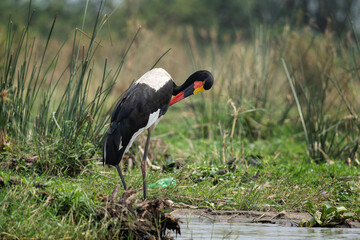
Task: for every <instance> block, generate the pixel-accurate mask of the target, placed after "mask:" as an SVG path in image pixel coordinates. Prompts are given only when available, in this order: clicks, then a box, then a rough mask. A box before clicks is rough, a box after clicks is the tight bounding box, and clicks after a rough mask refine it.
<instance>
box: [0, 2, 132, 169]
mask: <svg viewBox="0 0 360 240" xmlns="http://www.w3.org/2000/svg"><path fill="white" fill-rule="evenodd" d="M29 9H30V7H29ZM103 11H104V5H103V4H102V3H101V4H100V5H99V10H98V12H97V16H96V18H95V21H94V26H93V31H92V34H91V35H90V40H89V41H88V39H86V41H84V40H85V38H87V37H88V35H83V32H84V27H85V26H84V22H85V18H86V14H87V8H85V10H84V21H83V25H82V27H81V30H77V29H76V30H75V33H74V40H73V49H72V53H71V56H72V57H71V59H70V62H69V63H68V66H67V67H66V69H64V70H63V72H62V73H61V74H60V76H59V77H58V78H57V79H54V76H55V74H54V72H55V71H57V68H56V67H57V64H58V62H59V55H60V52H61V49H62V48H61V47H60V49H59V50H58V51H57V53H56V54H55V56H54V57H52V59H51V60H50V61H49V62H50V63H49V64H48V65H47V66H46V64H45V62H46V61H45V59H48V58H49V57H48V56H46V54H47V49H48V48H49V44H50V40H51V35H52V32H53V29H54V27H55V22H56V18H55V19H54V21H53V23H52V26H51V28H50V31H49V35H48V38H47V41H46V44H45V47H44V50H43V54H42V55H41V59H40V63H38V59H36V56H35V54H34V53H33V51H34V46H35V40H34V41H33V42H30V43H29V41H30V40H29V39H30V37H29V31H30V28H29V26H30V24H31V16H32V15H30V17H29V19H28V22H27V26H26V27H25V29H24V30H23V32H22V33H21V34H20V37H19V38H17V37H16V34H17V32H15V31H14V30H13V27H12V22H11V20H10V21H9V25H8V30H7V35H6V37H5V44H4V45H2V46H4V47H5V49H4V52H5V57H4V58H2V59H3V61H1V62H0V66H1V69H4V74H3V75H1V78H2V79H1V86H0V89H1V91H2V92H3V93H4V94H2V95H4V96H3V97H2V98H1V101H0V104H1V107H2V109H3V111H1V116H0V133H1V134H0V137H1V138H0V140H1V142H0V143H1V144H0V145H1V146H4V143H5V141H6V139H7V136H9V137H10V138H11V139H12V140H13V141H14V140H16V141H17V142H18V143H25V142H27V143H30V144H31V145H33V146H34V147H35V148H36V152H37V155H38V156H39V161H38V165H37V166H38V167H39V169H38V171H39V172H49V173H66V174H68V175H76V174H79V173H80V172H81V171H82V170H83V169H85V168H86V166H88V165H89V164H91V163H92V162H91V160H90V159H91V157H92V156H93V155H94V154H95V152H96V149H97V147H98V145H99V143H101V137H102V134H103V131H104V126H105V124H106V122H107V120H108V118H107V116H106V114H104V113H105V110H104V104H105V101H106V99H107V97H108V96H109V94H110V92H111V90H112V87H113V86H114V84H115V81H116V79H117V77H118V75H119V73H120V71H121V69H122V66H123V63H124V59H125V57H126V55H127V52H128V51H129V49H130V47H131V45H132V43H133V42H134V39H135V37H136V35H135V37H134V38H133V40H132V42H131V43H130V45H129V47H128V48H127V49H126V51H124V55H123V57H122V59H121V60H120V62H119V65H118V66H117V68H116V70H115V71H111V70H109V69H108V67H107V65H108V64H107V60H106V59H105V61H104V67H103V74H102V78H101V80H100V81H98V82H99V83H98V86H97V87H94V83H93V72H94V54H95V53H96V51H97V49H98V48H99V46H100V43H99V42H98V41H97V40H96V39H97V37H98V34H99V32H100V31H101V29H102V27H103V26H104V25H105V24H107V21H108V15H106V14H103ZM102 16H103V17H102ZM84 42H85V44H86V45H84ZM82 45H84V46H83V47H81V46H82ZM85 46H86V47H85ZM14 49H15V54H13V51H14ZM19 65H20V66H19ZM51 71H52V72H51ZM17 73H19V74H17ZM67 73H68V74H69V76H68V78H67ZM50 74H51V76H49V75H50ZM64 82H65V84H64ZM45 83H46V84H45ZM60 83H61V84H60ZM45 85H46V86H45ZM60 85H61V87H63V88H64V90H63V92H62V94H61V89H60ZM7 92H9V93H7ZM5 93H6V94H5ZM13 145H14V146H15V145H16V142H14V143H13ZM2 148H3V147H2Z"/></svg>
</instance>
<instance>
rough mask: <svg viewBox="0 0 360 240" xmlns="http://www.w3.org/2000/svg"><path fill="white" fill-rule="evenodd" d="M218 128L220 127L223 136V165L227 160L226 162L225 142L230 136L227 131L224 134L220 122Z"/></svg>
mask: <svg viewBox="0 0 360 240" xmlns="http://www.w3.org/2000/svg"><path fill="white" fill-rule="evenodd" d="M218 126H219V129H220V134H221V136H222V146H221V162H222V163H223V164H225V162H226V160H225V140H226V138H227V136H228V134H227V132H226V131H224V132H223V130H222V127H221V124H220V122H218Z"/></svg>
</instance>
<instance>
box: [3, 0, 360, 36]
mask: <svg viewBox="0 0 360 240" xmlns="http://www.w3.org/2000/svg"><path fill="white" fill-rule="evenodd" d="M99 2H100V1H98V0H90V1H89V6H88V16H89V17H88V18H87V21H92V19H93V18H92V16H95V13H96V11H97V7H98V5H99ZM85 3H86V0H33V9H36V11H37V12H38V13H37V14H36V16H35V18H34V22H33V26H34V27H35V26H36V28H37V30H38V31H39V32H40V33H41V34H47V31H48V27H47V25H48V24H49V22H51V19H52V18H54V16H55V15H56V14H58V19H59V20H60V21H58V23H57V27H56V29H55V30H56V32H55V37H59V38H64V37H66V35H65V34H64V33H65V32H66V33H67V32H69V33H70V32H71V30H73V29H74V28H75V26H79V25H80V24H81V22H82V15H83V12H84V8H85ZM105 3H106V8H105V9H106V11H107V12H108V13H110V12H112V11H113V9H115V8H116V6H119V8H118V10H117V11H116V12H115V13H114V14H113V17H112V19H111V27H112V29H115V31H116V32H117V33H118V34H119V36H124V35H126V33H127V30H128V29H127V28H126V27H127V26H128V25H129V24H128V23H129V22H130V21H134V20H135V21H137V20H140V21H141V22H142V24H143V25H145V26H146V27H147V28H150V29H156V30H159V31H161V32H167V31H169V30H171V29H172V28H174V27H175V26H192V27H193V28H194V29H195V30H196V31H195V33H196V34H198V36H197V37H199V38H204V36H209V34H210V32H211V31H213V30H216V32H217V33H218V36H221V35H226V34H228V35H230V36H235V32H236V31H241V32H242V33H244V34H242V35H243V36H250V34H251V29H253V28H252V25H255V24H260V23H261V24H265V25H270V26H284V25H285V24H290V25H292V26H294V27H302V26H304V25H310V26H311V27H312V28H313V29H314V30H316V31H319V32H323V31H324V30H325V29H327V28H329V29H331V30H333V31H336V32H337V33H338V34H339V35H341V34H344V33H346V32H347V31H348V30H349V29H350V26H349V23H348V22H349V21H348V18H349V17H350V18H352V20H354V19H356V20H357V21H358V22H357V23H356V22H355V24H356V25H357V26H359V25H360V23H359V17H358V16H357V15H358V13H356V11H353V10H352V9H353V8H354V6H355V5H356V6H360V0H343V1H341V0H327V1H322V0H252V1H248V0H226V1H223V0H196V1H194V0H107V1H105ZM28 5H29V1H23V0H1V1H0V8H1V10H2V11H1V14H0V20H1V22H2V23H3V25H5V23H6V22H7V20H8V18H9V16H10V15H11V16H12V19H14V20H15V22H19V21H18V20H19V19H26V17H27V12H28ZM351 14H352V15H351ZM22 22H24V21H22ZM0 25H1V24H0ZM358 29H360V27H358ZM131 30H132V31H133V29H131ZM234 30H236V31H234ZM200 32H202V33H204V32H205V33H206V34H200Z"/></svg>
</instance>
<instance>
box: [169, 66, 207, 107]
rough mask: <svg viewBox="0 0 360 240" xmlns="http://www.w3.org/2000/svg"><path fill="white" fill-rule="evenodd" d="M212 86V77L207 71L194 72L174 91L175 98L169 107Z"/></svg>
mask: <svg viewBox="0 0 360 240" xmlns="http://www.w3.org/2000/svg"><path fill="white" fill-rule="evenodd" d="M213 84H214V77H213V75H212V74H211V73H210V72H209V71H206V70H201V71H197V72H194V73H193V74H191V75H190V77H189V78H188V79H187V80H186V81H185V83H184V84H183V85H181V86H180V87H178V88H177V89H174V95H175V96H174V97H173V98H172V99H171V101H170V106H171V105H173V104H175V103H177V102H179V101H180V100H182V99H184V98H187V97H189V96H191V95H194V94H197V93H199V92H202V91H204V90H209V89H210V88H211V87H212V85H213Z"/></svg>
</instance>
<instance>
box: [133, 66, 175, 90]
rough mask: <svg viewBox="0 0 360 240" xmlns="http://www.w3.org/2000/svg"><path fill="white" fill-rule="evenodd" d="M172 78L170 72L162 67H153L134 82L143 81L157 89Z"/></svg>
mask: <svg viewBox="0 0 360 240" xmlns="http://www.w3.org/2000/svg"><path fill="white" fill-rule="evenodd" d="M170 80H172V78H171V76H170V74H169V73H168V72H167V71H165V70H164V69H162V68H154V69H152V70H150V71H148V72H147V73H145V74H144V75H142V76H141V78H139V79H138V80H137V81H136V82H135V84H139V83H143V84H146V85H147V86H149V87H151V88H153V89H154V90H155V91H158V90H159V89H160V88H161V87H162V86H164V85H165V84H166V83H167V82H168V81H170Z"/></svg>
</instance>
